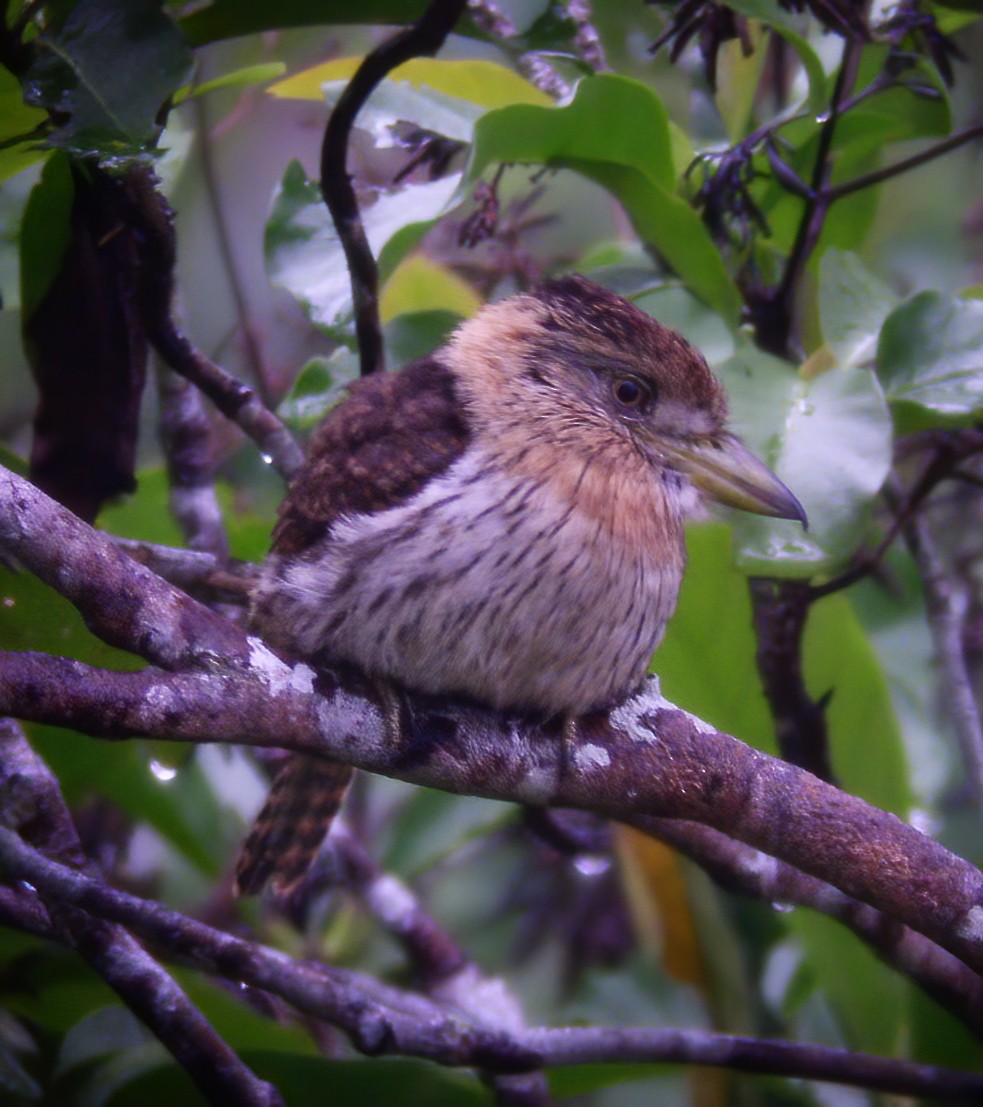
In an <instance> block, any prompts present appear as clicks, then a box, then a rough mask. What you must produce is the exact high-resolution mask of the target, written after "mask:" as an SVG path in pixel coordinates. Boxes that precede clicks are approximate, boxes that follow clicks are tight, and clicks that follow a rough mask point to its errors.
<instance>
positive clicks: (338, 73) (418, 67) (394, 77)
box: [268, 57, 551, 133]
mask: <svg viewBox="0 0 983 1107" xmlns="http://www.w3.org/2000/svg"><path fill="white" fill-rule="evenodd" d="M362 61H363V59H362V58H358V57H352V58H335V59H334V60H333V61H329V62H322V63H321V64H320V65H315V66H313V67H312V68H310V69H305V70H303V71H302V72H300V73H294V74H293V75H292V76H290V77H288V78H287V79H286V80H284V81H279V82H278V83H277V84H275V85H273V86H272V87H271V88H270V89H269V90H268V91H269V92H270V94H271V95H273V96H281V97H287V98H294V99H301V100H317V101H321V100H323V99H324V86H325V85H326V84H329V83H347V82H348V81H349V80H350V79H351V78H352V77H353V76H354V74H355V72H356V70H357V69H358V67H359V65H360V64H361V62H362ZM386 85H390V86H392V87H393V88H394V89H395V90H398V92H399V94H401V95H405V94H406V90H407V88H411V89H420V88H428V89H430V90H432V91H433V92H438V93H440V94H441V95H443V96H445V97H448V98H450V99H452V100H463V101H465V102H466V103H469V104H475V105H477V106H478V107H481V108H485V109H488V108H503V107H507V106H508V105H509V104H515V103H524V104H549V103H550V102H551V101H550V98H549V97H548V96H547V95H546V93H545V92H541V91H540V90H539V89H538V88H537V87H536V86H535V85H534V84H530V82H529V81H527V80H526V79H525V78H524V77H521V76H520V75H519V74H518V73H516V72H515V70H513V69H508V68H507V67H506V66H504V65H499V64H498V63H497V62H492V61H485V60H482V59H477V58H469V59H468V60H467V61H462V60H455V59H446V58H413V59H412V60H410V61H408V62H404V63H403V64H402V65H399V66H397V67H396V68H395V69H394V70H393V71H392V72H391V73H390V74H389V76H388V77H387V78H386V79H385V80H384V81H383V82H382V84H381V85H380V86H378V87H377V88H376V89H375V90H374V91H373V93H372V99H374V98H375V97H377V96H378V95H379V94H380V92H381V91H382V89H383V88H384V87H385V86H386ZM366 106H368V105H366ZM363 110H364V109H363ZM359 118H360V121H361V117H359ZM409 118H412V116H410V117H409ZM435 129H437V130H439V128H435ZM441 133H444V132H441Z"/></svg>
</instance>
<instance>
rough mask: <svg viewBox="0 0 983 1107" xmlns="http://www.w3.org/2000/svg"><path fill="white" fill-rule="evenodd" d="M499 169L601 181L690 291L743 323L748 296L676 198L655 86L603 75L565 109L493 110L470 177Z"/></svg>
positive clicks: (481, 124) (478, 137) (483, 123)
mask: <svg viewBox="0 0 983 1107" xmlns="http://www.w3.org/2000/svg"><path fill="white" fill-rule="evenodd" d="M496 162H522V163H525V164H535V165H548V166H551V167H554V168H567V169H573V170H576V171H577V172H579V173H582V174H583V175H584V176H586V177H589V178H590V179H591V180H594V181H597V182H598V183H599V184H601V185H603V186H604V187H605V188H607V189H608V190H609V191H610V192H611V193H612V194H613V195H614V196H616V197H617V198H618V199H619V200H620V201H621V203H622V204H623V205H624V207H625V210H626V211H627V213H628V215H629V216H630V217H631V220H632V222H633V223H634V225H635V229H636V231H637V232H638V234H639V236H640V237H641V238H642V239H643V240H644V241H645V242H647V243H649V244H650V245H651V246H654V247H655V248H656V249H657V250H658V251H659V252H660V253H661V254H662V256H663V257H664V258H665V259H666V261H667V262H668V264H669V265H670V266H671V267H672V268H673V269H674V270H675V271H676V272H677V273H678V274H679V275H680V277H682V278H683V280H684V281H685V282H686V283H687V285H688V286H689V287H690V288H691V289H692V291H693V292H695V293H696V294H697V295H698V296H699V297H700V298H701V299H703V300H704V301H706V303H708V304H709V305H710V306H711V307H713V308H714V309H715V310H716V311H718V312H719V313H720V314H721V315H723V316H724V318H726V319H728V320H729V321H731V322H736V321H737V318H738V316H739V314H740V307H741V298H740V294H739V293H738V291H737V288H736V287H735V285H734V283H733V281H732V280H731V278H730V275H729V274H728V272H727V269H726V267H725V266H724V263H723V260H722V258H721V257H720V254H719V252H718V251H717V248H716V246H715V245H714V244H713V242H712V241H711V239H710V236H709V234H708V233H707V231H706V228H705V227H704V225H703V223H702V221H701V219H700V218H699V216H698V215H697V214H696V212H695V211H694V210H693V209H692V208H691V207H690V205H689V204H688V203H687V202H686V201H685V200H683V199H682V198H680V197H679V196H677V195H676V193H675V167H674V163H673V153H672V140H671V136H670V132H669V123H668V116H667V114H666V110H665V108H664V107H663V105H662V102H661V100H660V99H659V97H658V96H657V95H656V93H655V92H653V91H652V89H650V88H649V87H648V86H646V85H643V84H641V83H640V82H638V81H633V80H629V79H628V78H626V77H618V76H614V75H611V74H601V75H598V76H594V77H586V78H584V80H582V81H581V82H580V84H579V85H578V86H577V90H576V93H575V95H574V98H573V100H572V101H571V102H570V103H569V104H568V105H566V106H565V107H554V108H545V107H536V106H534V105H531V104H515V105H513V106H511V107H507V108H499V109H498V110H496V111H490V112H488V113H487V114H485V115H484V116H482V117H481V119H480V120H479V121H478V125H477V127H476V128H475V141H474V147H473V149H472V154H471V162H470V164H469V167H468V174H467V175H468V179H469V180H475V179H476V178H477V177H479V176H480V175H481V174H482V173H483V172H484V171H485V170H486V169H487V168H488V166H489V165H491V164H493V163H496Z"/></svg>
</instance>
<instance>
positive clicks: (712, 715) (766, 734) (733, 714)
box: [652, 523, 776, 753]
mask: <svg viewBox="0 0 983 1107" xmlns="http://www.w3.org/2000/svg"><path fill="white" fill-rule="evenodd" d="M686 548H687V554H688V561H689V564H688V567H687V569H686V576H685V577H684V578H683V587H682V591H681V593H680V597H679V607H678V608H677V610H676V614H675V615H674V616H673V618H672V620H671V622H670V623H669V629H668V631H667V632H666V637H665V640H664V641H663V643H662V645H661V646H660V647H659V648H658V650H657V651H656V654H655V658H654V660H653V663H652V668H653V669H654V671H655V672H657V673H658V674H659V682H660V686H661V688H662V692H663V695H665V696H666V697H668V699H670V700H672V702H673V703H675V704H678V705H679V706H680V707H682V708H685V709H686V710H687V711H691V712H693V714H695V715H698V716H699V717H700V718H701V719H705V720H706V721H707V722H709V723H712V724H713V725H714V726H715V727H718V728H719V729H721V730H723V731H726V732H727V733H728V734H733V735H735V736H736V737H738V738H740V739H741V740H742V741H744V742H749V743H750V744H751V745H753V746H756V747H758V748H759V749H764V750H767V751H769V752H772V753H774V752H776V747H775V741H774V727H773V726H772V722H771V716H770V714H769V711H768V705H767V703H766V702H765V698H764V693H763V691H762V688H761V679H760V678H759V676H758V674H757V670H756V668H755V664H754V652H755V640H754V630H753V626H752V616H751V599H750V595H749V594H748V588H747V578H746V577H745V576H744V574H743V573H741V572H740V571H739V570H738V569H737V568H735V566H734V559H733V555H732V552H731V533H730V529H729V528H728V527H726V526H725V525H724V524H722V523H701V524H699V525H696V526H690V527H688V528H687V531H686Z"/></svg>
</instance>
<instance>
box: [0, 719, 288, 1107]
mask: <svg viewBox="0 0 983 1107" xmlns="http://www.w3.org/2000/svg"><path fill="white" fill-rule="evenodd" d="M0 811H2V822H3V824H5V826H7V827H11V828H13V829H10V830H7V831H5V833H9V834H10V835H11V836H12V837H13V838H14V839H15V840H16V841H18V842H21V838H20V837H19V834H20V835H26V836H28V837H30V839H31V840H32V841H33V842H34V843H35V844H36V845H38V846H40V847H41V848H43V849H44V850H45V853H46V854H48V855H49V857H50V856H53V857H56V858H59V859H61V860H63V861H66V862H68V864H69V865H71V866H72V868H68V867H67V866H63V868H64V871H65V872H66V873H69V874H70V873H72V872H73V871H76V872H77V871H78V870H79V869H80V868H85V867H88V860H87V858H86V857H85V855H84V853H83V852H82V848H81V845H80V843H79V839H78V835H77V833H76V830H75V826H74V824H73V823H72V820H71V816H70V814H69V812H68V809H67V807H66V806H65V804H64V801H63V799H62V796H61V792H60V791H59V788H58V784H57V781H56V780H55V778H54V776H53V775H52V774H51V772H50V771H49V770H48V768H47V766H46V765H45V764H44V763H43V762H42V761H41V760H40V758H38V757H37V755H36V754H35V753H34V751H33V750H32V749H31V747H30V746H29V745H28V743H27V740H26V738H25V737H24V735H23V733H22V732H21V731H20V728H19V727H17V726H16V724H14V723H13V722H12V721H11V720H9V719H0ZM16 832H19V834H18V833H16ZM23 848H25V849H28V848H29V847H28V846H27V845H26V844H24V847H23ZM36 856H37V857H38V858H42V857H43V856H44V855H43V854H41V853H37V854H36ZM50 863H51V864H56V862H55V861H50ZM4 871H5V875H9V874H7V873H6V870H4ZM34 898H35V899H36V900H37V903H36V904H35V906H34V909H33V911H30V912H28V918H27V920H26V928H27V929H28V930H30V931H31V932H32V933H37V932H38V929H39V927H42V928H45V929H46V930H47V931H48V933H47V934H46V935H45V936H47V937H51V938H53V939H54V940H55V941H60V942H61V943H62V944H64V945H67V946H69V947H70V948H71V949H73V950H75V951H76V952H77V953H78V954H79V955H80V956H81V957H82V958H84V960H86V961H87V962H88V963H89V964H90V965H91V966H92V967H93V968H94V969H95V971H96V972H97V973H98V974H99V975H100V976H101V977H102V978H103V980H105V981H106V983H107V984H108V985H109V987H110V988H112V989H113V990H114V991H115V992H116V993H117V995H118V996H119V997H120V999H121V1000H122V1001H123V1002H124V1003H125V1004H126V1006H127V1007H129V1008H130V1010H131V1011H132V1012H133V1013H134V1014H135V1015H136V1016H137V1017H138V1018H139V1019H140V1020H141V1021H142V1022H143V1023H144V1024H145V1025H146V1026H147V1027H148V1028H149V1029H150V1030H151V1032H152V1033H153V1034H154V1035H155V1036H156V1037H157V1039H158V1040H159V1041H160V1042H161V1043H162V1044H163V1045H164V1046H165V1048H167V1049H168V1050H169V1051H170V1052H171V1053H172V1054H173V1056H174V1058H175V1060H177V1061H178V1063H179V1064H180V1065H182V1066H183V1067H184V1069H185V1070H186V1071H187V1073H188V1075H189V1076H190V1077H191V1079H192V1080H193V1081H194V1083H195V1084H196V1086H197V1087H198V1088H199V1089H200V1090H201V1092H202V1094H203V1095H204V1096H205V1097H206V1099H208V1101H209V1102H210V1103H214V1104H216V1105H217V1107H220V1105H224V1104H227V1103H229V1102H235V1103H241V1104H242V1105H243V1107H282V1100H281V1099H280V1096H279V1094H278V1093H277V1092H276V1090H275V1089H274V1088H273V1087H271V1086H270V1085H269V1084H266V1083H265V1082H264V1081H261V1080H259V1079H258V1078H257V1077H256V1075H255V1074H254V1073H253V1072H251V1071H250V1069H249V1068H247V1067H246V1066H245V1065H244V1064H243V1063H242V1061H241V1060H240V1059H239V1057H238V1056H237V1055H236V1054H235V1053H234V1052H233V1050H231V1049H230V1048H229V1046H228V1045H227V1044H226V1043H225V1042H224V1041H223V1040H222V1038H220V1037H219V1035H218V1034H217V1033H216V1032H215V1030H214V1029H213V1028H212V1026H211V1025H210V1024H209V1022H208V1021H207V1019H205V1018H204V1016H203V1015H202V1014H201V1012H200V1011H198V1009H197V1008H196V1007H195V1006H194V1005H193V1004H192V1003H191V1002H190V1000H189V999H188V997H187V996H186V995H185V994H184V992H183V991H182V990H181V988H180V987H178V985H177V984H176V983H175V981H174V980H173V979H172V978H171V977H170V976H169V975H168V974H167V973H166V972H165V971H164V970H163V969H162V968H161V967H160V965H158V964H157V962H156V961H154V960H153V958H152V957H150V956H149V954H147V953H146V952H145V951H144V950H143V949H142V948H141V947H140V945H139V944H138V943H137V942H136V941H135V940H134V939H133V938H132V936H131V935H130V934H129V933H127V931H126V930H124V929H123V927H121V926H119V925H118V924H116V923H113V922H110V921H107V920H106V919H101V918H98V917H94V916H92V915H89V914H87V913H86V912H85V911H84V910H81V909H79V908H78V907H76V906H74V905H69V904H65V903H64V902H62V901H59V900H58V899H57V898H54V899H51V900H47V901H46V900H45V899H44V895H43V892H42V894H41V896H40V897H34ZM6 906H8V907H10V908H13V907H14V906H15V903H14V902H11V903H8V904H7V905H6ZM3 914H4V904H2V903H0V917H3Z"/></svg>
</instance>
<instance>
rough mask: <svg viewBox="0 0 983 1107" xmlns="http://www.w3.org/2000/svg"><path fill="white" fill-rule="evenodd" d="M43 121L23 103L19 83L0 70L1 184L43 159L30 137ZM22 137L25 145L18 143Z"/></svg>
mask: <svg viewBox="0 0 983 1107" xmlns="http://www.w3.org/2000/svg"><path fill="white" fill-rule="evenodd" d="M45 119H47V112H44V111H41V110H40V109H39V108H32V107H29V106H28V105H27V104H25V103H24V92H23V90H22V88H21V85H20V81H18V80H17V78H16V77H15V76H14V75H13V74H12V73H11V72H10V70H8V69H3V68H0V183H2V182H3V181H5V180H7V179H8V177H12V176H13V175H14V174H15V173H19V172H20V171H21V170H22V169H26V168H27V166H29V165H32V164H33V163H34V162H36V161H38V160H39V159H40V158H43V157H45V153H44V151H43V150H40V149H38V148H37V143H38V141H39V140H38V139H37V138H36V137H34V135H33V133H32V132H33V131H34V130H35V128H37V127H38V126H40V125H41V124H42V123H43V122H44V121H45ZM21 136H24V137H25V141H23V142H18V139H19V138H20V137H21Z"/></svg>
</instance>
